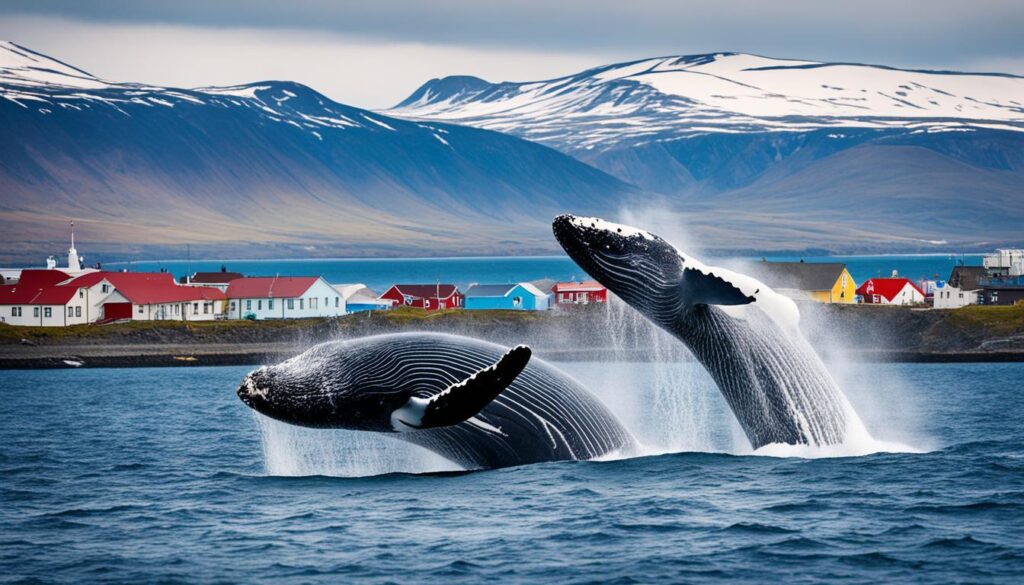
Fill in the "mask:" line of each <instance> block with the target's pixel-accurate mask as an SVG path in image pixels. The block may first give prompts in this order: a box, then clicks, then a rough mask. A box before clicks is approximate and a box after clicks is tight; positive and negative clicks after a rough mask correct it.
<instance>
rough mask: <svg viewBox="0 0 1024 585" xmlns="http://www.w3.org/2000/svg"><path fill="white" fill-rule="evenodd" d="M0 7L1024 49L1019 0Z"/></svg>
mask: <svg viewBox="0 0 1024 585" xmlns="http://www.w3.org/2000/svg"><path fill="white" fill-rule="evenodd" d="M0 11H5V12H8V13H14V12H21V13H29V14H45V15H51V16H64V17H74V18H83V19H91V20H97V21H106V22H110V21H114V22H118V21H119V22H132V23H160V24H181V25H191V26H212V27H253V28H298V29H310V30H321V31H328V32H337V33H346V34H359V35H366V36H373V37H377V38H380V39H385V40H395V41H403V42H409V41H413V42H421V43H429V44H435V43H437V44H455V45H470V46H486V47H497V48H516V49H523V48H531V49H547V50H565V51H577V52H579V51H591V52H593V51H596V52H605V53H607V52H614V53H620V52H624V51H627V52H631V53H633V54H635V55H637V56H649V55H653V54H676V53H684V52H687V53H688V52H699V51H718V50H735V51H746V52H760V53H768V54H775V55H778V56H800V57H808V58H818V59H830V60H839V59H844V60H870V61H879V62H887V63H893V64H897V65H900V64H915V63H952V64H957V63H964V62H972V61H977V60H978V59H980V58H985V57H991V58H1004V59H1005V58H1018V57H1020V56H1022V54H1024V41H1022V37H1024V35H1021V34H1020V31H1021V30H1022V28H1024V3H1022V2H1019V1H1017V0H972V1H970V2H964V1H963V0H929V1H918V2H908V1H900V0H861V1H858V2H829V1H822V0H790V1H787V2H765V1H763V0H725V1H713V0H699V1H688V2H680V1H671V0H667V1H666V0H628V1H623V0H564V1H561V2H553V1H550V0H547V1H545V0H519V1H509V2H493V1H472V0H433V1H430V2H424V1H415V0H376V1H374V2H336V1H330V0H306V1H303V2H279V1H278V2H274V1H268V0H219V1H216V2H211V1H209V0H176V1H174V2H166V1H160V2H155V1H145V0H142V1H131V0H99V1H91V2H81V1H78V0H27V1H26V0H13V1H8V2H5V3H4V4H3V5H2V6H0Z"/></svg>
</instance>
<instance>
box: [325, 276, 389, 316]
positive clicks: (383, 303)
mask: <svg viewBox="0 0 1024 585" xmlns="http://www.w3.org/2000/svg"><path fill="white" fill-rule="evenodd" d="M332 286H334V290H336V291H338V294H340V295H341V298H342V299H343V300H344V301H345V312H346V313H358V312H360V311H385V310H387V309H390V308H391V301H387V300H382V299H380V298H379V296H380V295H378V294H377V293H375V292H374V291H373V290H372V289H370V288H369V287H367V286H366V285H365V284H362V283H358V284H335V285H332Z"/></svg>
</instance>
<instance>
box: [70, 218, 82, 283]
mask: <svg viewBox="0 0 1024 585" xmlns="http://www.w3.org/2000/svg"><path fill="white" fill-rule="evenodd" d="M81 271H82V263H81V261H80V260H79V258H78V250H76V249H75V220H71V248H69V249H68V272H81Z"/></svg>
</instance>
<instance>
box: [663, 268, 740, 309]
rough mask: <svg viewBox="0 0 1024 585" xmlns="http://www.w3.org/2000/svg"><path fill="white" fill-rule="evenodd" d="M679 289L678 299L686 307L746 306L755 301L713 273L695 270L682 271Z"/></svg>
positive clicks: (686, 269)
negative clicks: (680, 299)
mask: <svg viewBox="0 0 1024 585" xmlns="http://www.w3.org/2000/svg"><path fill="white" fill-rule="evenodd" d="M679 289H680V291H679V294H680V298H682V299H683V300H684V301H685V302H686V304H688V305H746V304H748V303H752V302H754V300H755V299H754V297H752V296H749V295H746V294H744V293H743V291H741V290H740V289H739V288H738V287H737V286H736V285H734V284H733V283H731V282H729V281H728V280H725V279H724V278H722V277H721V276H717V275H716V274H715V273H714V272H708V273H704V272H701V271H700V270H697V269H696V268H684V269H683V277H682V279H680V281H679Z"/></svg>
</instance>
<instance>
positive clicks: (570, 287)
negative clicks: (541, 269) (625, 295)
mask: <svg viewBox="0 0 1024 585" xmlns="http://www.w3.org/2000/svg"><path fill="white" fill-rule="evenodd" d="M551 290H553V291H555V292H599V291H602V290H604V285H602V284H601V283H600V282H597V281H596V280H584V281H583V282H559V283H556V284H555V286H553V287H551Z"/></svg>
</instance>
